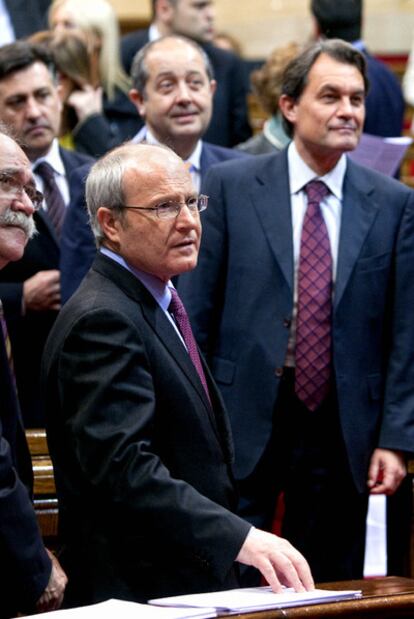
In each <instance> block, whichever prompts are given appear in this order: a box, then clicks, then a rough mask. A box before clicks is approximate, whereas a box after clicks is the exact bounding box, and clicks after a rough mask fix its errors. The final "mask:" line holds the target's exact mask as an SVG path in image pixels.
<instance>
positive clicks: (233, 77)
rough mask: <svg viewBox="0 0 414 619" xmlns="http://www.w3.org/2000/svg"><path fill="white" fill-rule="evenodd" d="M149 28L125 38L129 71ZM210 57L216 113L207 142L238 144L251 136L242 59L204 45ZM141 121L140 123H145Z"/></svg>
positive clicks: (123, 45)
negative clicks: (215, 81)
mask: <svg viewBox="0 0 414 619" xmlns="http://www.w3.org/2000/svg"><path fill="white" fill-rule="evenodd" d="M148 41H149V38H148V30H136V31H135V32H130V33H129V34H127V35H125V36H124V37H123V38H122V43H121V54H122V62H123V65H124V68H125V70H126V72H127V73H130V71H131V65H132V61H133V59H134V56H135V54H136V53H137V51H138V50H140V49H141V47H144V45H145V44H146V43H148ZM202 47H203V49H204V51H205V52H206V53H207V55H208V57H209V58H210V61H211V64H212V66H213V70H214V77H215V79H216V80H217V90H216V93H215V95H214V105H213V115H212V118H211V122H210V126H209V128H208V130H207V132H206V134H205V136H204V137H205V139H206V141H207V142H212V143H213V144H219V145H221V146H235V145H236V144H239V143H240V142H244V141H245V140H247V138H249V137H250V135H251V133H252V131H251V128H250V125H249V120H248V111H247V100H246V97H247V93H248V91H249V86H248V80H247V78H246V70H245V67H244V66H243V62H242V61H241V60H240V59H239V58H238V57H237V56H236V55H235V54H232V53H230V52H227V51H225V50H222V49H219V48H218V47H214V45H211V44H205V45H203V46H202ZM143 124H144V123H143V121H142V122H141V126H142V125H143Z"/></svg>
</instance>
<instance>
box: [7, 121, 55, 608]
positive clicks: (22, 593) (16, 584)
mask: <svg viewBox="0 0 414 619" xmlns="http://www.w3.org/2000/svg"><path fill="white" fill-rule="evenodd" d="M40 205H41V194H39V192H38V191H37V190H36V187H35V182H34V178H33V174H32V172H31V170H30V163H29V161H28V159H27V157H26V155H25V154H24V153H23V151H22V150H21V148H19V146H18V145H17V144H16V143H15V142H14V140H12V139H11V138H10V137H9V136H8V135H7V134H6V133H5V128H4V127H3V126H0V269H2V268H4V267H5V265H7V264H8V263H9V262H10V261H15V260H19V259H20V258H21V257H22V255H23V252H24V248H25V246H26V243H27V242H28V240H29V239H30V238H31V237H32V236H33V234H34V233H35V224H34V222H33V213H34V211H35V209H36V208H39V206H40ZM0 393H1V398H0V563H1V566H2V575H1V584H0V599H1V601H0V618H1V619H9V618H10V617H15V616H16V615H17V614H18V613H19V612H24V613H32V612H43V611H49V610H55V609H57V608H59V606H60V604H61V603H62V599H63V594H64V591H65V586H66V582H67V578H66V575H65V574H64V572H63V570H62V568H61V567H60V565H59V562H58V561H57V559H56V558H55V557H54V555H53V554H52V553H51V552H49V551H48V550H47V549H46V548H45V547H44V545H43V541H42V537H41V534H40V531H39V526H38V524H37V520H36V514H35V512H34V509H33V506H32V503H31V500H30V497H31V494H32V487H33V474H32V463H31V458H30V453H29V450H28V447H27V443H26V438H25V435H24V430H23V426H22V421H21V417H20V410H19V405H18V401H17V394H16V389H15V383H14V380H13V374H12V357H11V350H10V342H9V338H8V332H7V325H6V323H5V320H4V316H3V308H2V303H1V299H0Z"/></svg>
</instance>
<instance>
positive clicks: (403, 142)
mask: <svg viewBox="0 0 414 619" xmlns="http://www.w3.org/2000/svg"><path fill="white" fill-rule="evenodd" d="M411 142H412V139H411V138H410V137H406V136H404V137H397V138H381V137H378V136H376V135H369V134H368V133H363V134H362V135H361V139H360V141H359V144H358V146H357V147H356V149H355V150H353V151H350V152H349V153H348V157H350V158H351V159H353V160H354V161H356V162H357V163H360V164H361V165H364V166H366V167H367V168H371V169H373V170H377V172H382V173H383V174H386V175H387V176H394V175H395V174H396V172H397V170H398V168H399V167H400V165H401V162H402V160H403V158H404V155H405V153H406V150H407V148H408V147H409V146H410V144H411Z"/></svg>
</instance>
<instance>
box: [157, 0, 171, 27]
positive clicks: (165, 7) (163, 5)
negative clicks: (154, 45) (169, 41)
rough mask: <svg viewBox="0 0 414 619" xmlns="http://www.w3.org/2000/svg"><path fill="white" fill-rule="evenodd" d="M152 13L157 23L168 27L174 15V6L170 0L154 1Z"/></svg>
mask: <svg viewBox="0 0 414 619" xmlns="http://www.w3.org/2000/svg"><path fill="white" fill-rule="evenodd" d="M154 13H155V19H156V20H157V21H159V22H161V23H162V24H163V25H165V26H167V27H169V26H170V25H171V22H172V18H173V15H174V6H173V4H172V3H171V2H170V0H155V5H154Z"/></svg>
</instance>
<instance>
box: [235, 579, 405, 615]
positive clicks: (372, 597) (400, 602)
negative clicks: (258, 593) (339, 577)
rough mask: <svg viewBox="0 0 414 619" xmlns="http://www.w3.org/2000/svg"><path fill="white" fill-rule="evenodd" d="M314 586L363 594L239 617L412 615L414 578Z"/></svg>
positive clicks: (356, 581) (350, 581)
mask: <svg viewBox="0 0 414 619" xmlns="http://www.w3.org/2000/svg"><path fill="white" fill-rule="evenodd" d="M317 588H318V589H338V590H341V589H361V590H362V593H363V597H362V598H360V599H358V600H346V601H344V602H336V603H333V604H315V605H311V606H302V607H298V608H284V609H281V610H269V611H262V612H260V613H249V614H243V615H242V619H278V618H279V617H283V618H284V619H292V618H296V619H305V618H306V619H316V618H318V619H319V617H325V618H328V617H329V619H331V618H332V619H334V618H335V617H341V618H342V619H344V618H348V617H353V618H354V617H371V619H391V618H392V619H395V618H396V617H398V618H399V617H410V619H413V618H414V580H412V579H411V578H399V577H396V576H389V577H387V578H373V579H369V580H348V581H346V582H334V583H329V584H327V585H319V584H318V585H317Z"/></svg>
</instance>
